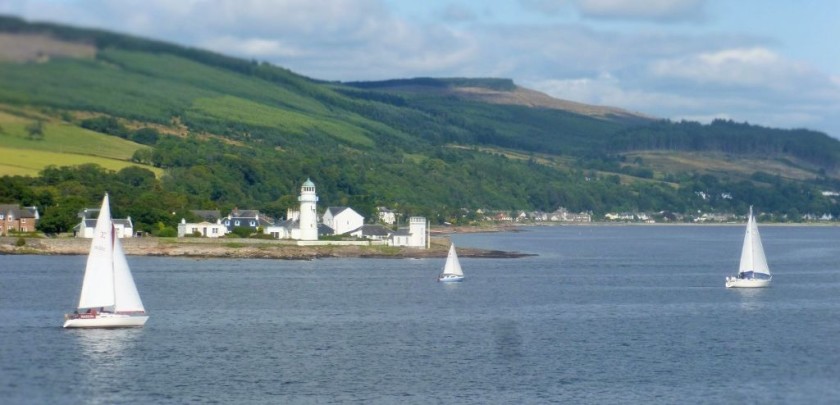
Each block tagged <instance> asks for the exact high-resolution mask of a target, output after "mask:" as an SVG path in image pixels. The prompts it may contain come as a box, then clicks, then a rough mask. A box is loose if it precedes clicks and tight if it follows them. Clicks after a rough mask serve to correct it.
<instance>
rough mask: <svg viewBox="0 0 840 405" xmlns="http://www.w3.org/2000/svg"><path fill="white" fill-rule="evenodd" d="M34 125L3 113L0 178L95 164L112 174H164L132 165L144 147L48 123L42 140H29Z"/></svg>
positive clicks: (62, 124) (0, 141)
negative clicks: (126, 170) (136, 170)
mask: <svg viewBox="0 0 840 405" xmlns="http://www.w3.org/2000/svg"><path fill="white" fill-rule="evenodd" d="M31 124H32V121H31V120H30V119H28V118H24V117H21V116H17V115H12V114H9V113H4V112H0V128H2V130H0V156H2V159H0V175H31V176H35V175H37V174H38V172H39V171H41V170H42V169H43V168H44V167H47V166H49V165H55V166H75V165H80V164H84V163H96V164H98V165H100V166H102V167H104V168H107V169H109V170H119V169H122V168H124V167H127V166H139V167H144V168H146V169H149V170H152V171H153V172H155V175H156V176H158V177H160V175H161V174H162V173H163V171H162V170H160V169H157V168H153V167H150V166H144V165H138V164H136V163H132V162H130V159H131V156H132V155H133V154H134V152H135V151H136V150H138V149H140V148H145V146H143V145H140V144H137V143H134V142H131V141H127V140H125V139H121V138H117V137H114V136H109V135H104V134H100V133H97V132H93V131H88V130H86V129H84V128H79V127H75V126H73V125H70V124H66V123H49V122H47V123H45V124H44V127H43V128H44V129H43V131H44V137H43V139H41V140H33V139H29V138H28V132H27V130H26V127H27V126H28V125H31Z"/></svg>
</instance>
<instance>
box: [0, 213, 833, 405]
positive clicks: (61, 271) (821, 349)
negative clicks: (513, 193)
mask: <svg viewBox="0 0 840 405" xmlns="http://www.w3.org/2000/svg"><path fill="white" fill-rule="evenodd" d="M761 232H762V236H763V239H764V245H765V250H766V251H767V254H768V262H769V264H770V267H771V270H773V272H774V276H773V286H772V288H769V289H761V290H728V289H725V288H724V287H723V283H724V277H725V276H727V275H732V274H733V273H734V272H735V269H736V268H737V265H738V258H739V253H740V246H741V242H742V239H743V228H742V227H734V226H733V227H696V226H695V227H647V226H646V227H642V226H639V227H632V226H628V227H621V226H592V227H583V226H581V227H577V226H576V227H555V228H533V229H528V230H527V231H526V232H521V233H498V234H471V235H466V234H465V235H455V236H454V238H453V239H454V241H455V242H456V244H457V245H459V246H474V247H483V248H495V249H505V250H518V251H523V252H531V253H537V254H539V256H535V257H527V258H522V259H498V260H496V259H469V258H462V259H461V263H462V265H463V267H464V272H465V273H466V276H467V280H466V281H465V282H464V283H462V284H455V285H442V284H440V283H436V282H435V277H436V276H437V274H438V272H439V271H440V268H441V267H442V266H443V262H444V260H443V259H424V260H388V259H340V260H339V259H335V260H334V259H330V260H316V261H312V262H300V261H273V260H215V259H214V260H195V259H172V258H155V257H130V258H129V263H130V264H131V266H132V270H133V272H134V275H135V279H136V282H137V285H138V288H139V290H140V293H141V296H142V297H143V300H144V303H145V304H146V308H147V309H148V310H149V311H150V313H151V318H150V319H149V322H148V323H147V324H146V327H145V328H142V329H131V330H64V329H62V328H61V327H60V325H61V323H62V316H63V313H64V312H66V311H68V310H72V309H73V307H74V304H75V302H76V300H77V299H78V293H79V288H80V285H81V277H82V274H81V273H82V269H83V267H84V261H85V258H84V257H80V256H63V257H45V256H0V287H2V289H1V290H0V291H2V293H0V398H3V401H4V403H54V404H58V403H92V404H99V403H102V404H114V403H186V402H197V403H223V404H227V403H345V402H362V403H423V404H426V403H447V404H449V403H478V404H485V403H552V402H555V403H686V402H688V403H715V404H717V403H745V402H746V403H808V404H813V403H837V402H838V401H840V384H838V382H840V343H838V336H840V265H838V261H837V257H838V253H840V245H838V243H837V240H838V237H840V228H835V227H762V228H761Z"/></svg>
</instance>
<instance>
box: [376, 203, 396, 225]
mask: <svg viewBox="0 0 840 405" xmlns="http://www.w3.org/2000/svg"><path fill="white" fill-rule="evenodd" d="M376 210H377V211H379V220H380V221H382V223H384V224H388V225H394V223H395V222H397V214H396V213H395V212H394V211H391V210H389V209H388V208H385V207H376Z"/></svg>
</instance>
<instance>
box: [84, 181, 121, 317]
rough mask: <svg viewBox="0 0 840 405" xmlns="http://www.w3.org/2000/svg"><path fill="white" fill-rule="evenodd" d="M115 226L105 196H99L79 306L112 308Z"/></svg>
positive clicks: (106, 196)
mask: <svg viewBox="0 0 840 405" xmlns="http://www.w3.org/2000/svg"><path fill="white" fill-rule="evenodd" d="M115 236H116V235H114V227H113V224H112V223H111V208H110V205H109V203H108V195H107V194H105V198H103V199H102V208H101V209H100V210H99V217H98V218H97V219H96V227H95V228H94V231H93V240H92V241H91V244H90V253H89V254H88V259H87V266H86V267H85V278H84V281H83V282H82V295H81V297H80V298H79V309H82V308H99V307H112V306H113V305H114V267H113V263H114V239H116V237H115Z"/></svg>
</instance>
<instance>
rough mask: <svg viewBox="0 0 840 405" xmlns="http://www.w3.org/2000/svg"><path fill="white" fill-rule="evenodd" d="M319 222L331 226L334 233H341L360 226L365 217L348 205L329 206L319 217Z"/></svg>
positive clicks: (363, 222)
mask: <svg viewBox="0 0 840 405" xmlns="http://www.w3.org/2000/svg"><path fill="white" fill-rule="evenodd" d="M321 223H323V224H324V225H326V226H328V227H330V228H332V229H333V234H334V235H343V234H345V233H349V232H350V231H355V230H356V229H359V228H361V227H362V225H364V224H365V217H363V216H362V215H361V214H359V213H358V212H356V211H353V209H352V208H350V207H329V208H327V210H326V211H325V212H324V215H323V216H322V217H321Z"/></svg>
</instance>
